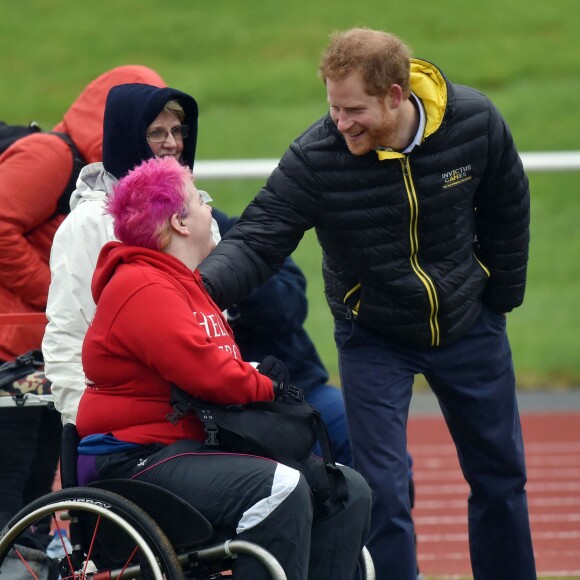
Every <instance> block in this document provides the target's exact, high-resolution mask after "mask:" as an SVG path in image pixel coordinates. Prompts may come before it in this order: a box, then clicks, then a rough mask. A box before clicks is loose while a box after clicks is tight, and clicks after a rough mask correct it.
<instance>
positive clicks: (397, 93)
mask: <svg viewBox="0 0 580 580" xmlns="http://www.w3.org/2000/svg"><path fill="white" fill-rule="evenodd" d="M402 100H403V89H402V88H401V86H400V85H397V84H392V85H391V87H390V89H389V92H388V93H387V103H388V104H389V107H390V108H391V109H396V108H398V107H399V105H400V104H401V101H402Z"/></svg>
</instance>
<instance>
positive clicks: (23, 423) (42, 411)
mask: <svg viewBox="0 0 580 580" xmlns="http://www.w3.org/2000/svg"><path fill="white" fill-rule="evenodd" d="M61 433H62V423H61V420H60V414H59V413H58V412H56V411H54V410H52V409H49V408H48V407H10V408H2V409H0V528H1V527H2V526H3V525H4V524H5V523H6V522H7V521H8V520H9V519H10V518H11V517H12V516H13V515H14V514H16V512H18V510H20V509H21V508H22V507H24V506H25V505H27V504H28V503H30V502H31V501H32V500H34V499H36V498H38V497H40V496H42V495H44V494H46V493H49V492H50V491H51V490H52V485H53V482H54V478H55V475H56V469H57V466H58V459H59V455H60V439H61Z"/></svg>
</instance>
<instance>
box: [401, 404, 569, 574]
mask: <svg viewBox="0 0 580 580" xmlns="http://www.w3.org/2000/svg"><path fill="white" fill-rule="evenodd" d="M522 424H523V430H524V443H525V446H526V458H527V468H528V485H527V490H528V506H529V510H530V521H531V527H532V538H533V542H534V550H535V554H536V565H537V569H538V576H554V577H555V576H559V577H563V578H566V577H568V576H580V412H571V413H557V414H537V413H529V414H523V415H522ZM409 449H410V451H411V454H412V455H413V459H414V473H415V486H416V504H415V510H414V519H415V525H416V530H417V534H418V555H419V566H420V568H421V571H422V572H423V574H425V575H426V576H437V577H443V578H456V577H461V576H466V577H470V576H471V567H470V563H469V552H468V544H467V542H468V540H467V494H468V491H469V489H468V486H467V484H466V483H465V480H464V479H463V476H462V474H461V471H460V469H459V463H458V461H457V455H456V453H455V447H454V446H453V443H452V441H451V437H450V436H449V433H448V431H447V427H446V426H445V423H444V421H443V419H442V418H440V417H437V416H435V417H431V416H429V417H423V416H415V417H413V416H412V417H411V418H410V419H409Z"/></svg>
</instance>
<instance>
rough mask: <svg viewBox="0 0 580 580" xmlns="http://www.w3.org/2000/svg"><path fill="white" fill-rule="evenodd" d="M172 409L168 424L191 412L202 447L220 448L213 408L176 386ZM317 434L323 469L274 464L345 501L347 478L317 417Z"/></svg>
mask: <svg viewBox="0 0 580 580" xmlns="http://www.w3.org/2000/svg"><path fill="white" fill-rule="evenodd" d="M295 389H296V395H293V396H296V398H298V399H299V400H301V399H302V398H303V391H302V389H300V388H299V387H295ZM171 405H172V407H173V411H172V412H171V413H170V414H169V415H167V419H168V420H169V421H171V422H172V423H173V424H177V422H178V421H179V420H180V419H181V418H182V417H183V416H185V415H186V414H187V413H188V412H190V411H193V412H194V413H195V415H196V416H197V418H198V419H199V420H200V421H201V423H202V424H203V426H204V430H205V434H206V440H205V444H206V445H207V446H209V447H217V446H219V444H220V443H219V426H218V424H217V423H216V420H215V417H214V414H213V412H212V405H210V404H208V403H206V402H204V401H199V400H197V399H195V398H193V397H191V396H189V395H187V394H185V393H184V392H183V391H182V390H181V389H179V388H178V387H177V386H175V385H172V387H171ZM316 431H317V433H316V436H317V439H318V441H319V443H320V448H321V450H322V469H320V470H313V469H310V468H309V467H308V466H306V465H304V464H302V463H301V462H300V461H298V460H296V459H294V458H292V457H277V458H276V460H277V461H278V462H279V463H283V464H285V465H288V467H292V468H294V469H297V470H299V471H301V472H302V473H303V475H304V477H305V478H306V480H307V481H308V483H309V485H310V487H311V488H312V489H315V490H317V491H318V492H319V493H322V494H324V493H328V494H329V495H330V497H331V498H332V499H333V500H334V501H344V500H346V499H347V497H348V486H347V483H346V478H345V477H344V474H343V473H342V471H341V470H340V469H339V468H338V467H337V465H336V463H335V461H334V457H333V455H332V449H331V447H330V440H329V438H328V431H327V429H326V424H325V423H324V420H323V419H322V417H321V416H320V415H318V417H317V419H316Z"/></svg>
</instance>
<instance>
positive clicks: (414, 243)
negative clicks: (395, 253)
mask: <svg viewBox="0 0 580 580" xmlns="http://www.w3.org/2000/svg"><path fill="white" fill-rule="evenodd" d="M399 161H400V162H401V168H402V170H403V181H404V182H405V189H406V190H407V198H408V200H409V209H410V222H409V240H410V242H411V256H410V259H411V267H412V268H413V271H414V272H415V274H416V275H417V277H418V278H419V280H421V282H422V283H423V285H424V286H425V289H426V290H427V296H428V298H429V304H430V307H431V312H430V314H429V326H430V329H431V346H439V344H440V342H441V337H440V333H439V322H438V320H437V315H438V313H439V300H438V299H437V291H436V290H435V284H433V280H431V278H430V277H429V276H428V275H427V274H426V273H425V271H424V270H423V269H422V268H421V266H420V265H419V257H418V253H419V235H418V232H417V230H418V223H419V203H418V200H417V192H416V191H415V187H414V185H413V179H412V177H411V166H410V163H409V158H408V157H404V158H403V159H400V160H399Z"/></svg>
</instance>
